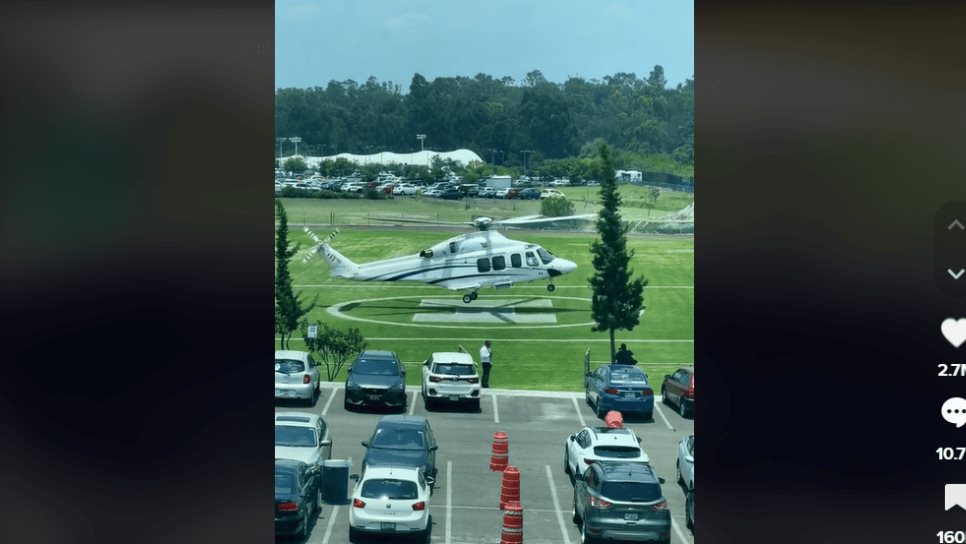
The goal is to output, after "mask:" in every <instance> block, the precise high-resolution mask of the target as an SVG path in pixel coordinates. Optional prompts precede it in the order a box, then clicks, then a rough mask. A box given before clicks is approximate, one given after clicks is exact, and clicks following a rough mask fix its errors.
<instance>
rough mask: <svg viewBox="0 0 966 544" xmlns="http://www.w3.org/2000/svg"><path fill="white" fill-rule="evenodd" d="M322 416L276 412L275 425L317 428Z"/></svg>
mask: <svg viewBox="0 0 966 544" xmlns="http://www.w3.org/2000/svg"><path fill="white" fill-rule="evenodd" d="M319 419H321V416H320V415H318V414H309V413H306V412H275V423H284V424H285V425H287V426H291V427H315V425H316V424H317V423H318V421H319Z"/></svg>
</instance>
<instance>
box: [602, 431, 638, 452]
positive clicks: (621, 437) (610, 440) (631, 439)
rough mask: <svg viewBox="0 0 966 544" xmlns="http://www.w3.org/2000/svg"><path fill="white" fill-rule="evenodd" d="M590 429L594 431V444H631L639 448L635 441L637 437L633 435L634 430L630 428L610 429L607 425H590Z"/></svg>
mask: <svg viewBox="0 0 966 544" xmlns="http://www.w3.org/2000/svg"><path fill="white" fill-rule="evenodd" d="M590 429H591V431H592V432H593V433H594V438H595V442H596V443H595V444H594V445H595V446H600V445H613V446H625V445H632V446H634V447H636V448H640V444H638V442H637V437H636V436H634V431H632V430H631V429H611V428H608V427H591V428H590Z"/></svg>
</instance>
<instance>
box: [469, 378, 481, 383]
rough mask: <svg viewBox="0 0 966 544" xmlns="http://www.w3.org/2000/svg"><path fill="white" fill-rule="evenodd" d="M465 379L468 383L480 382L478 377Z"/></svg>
mask: <svg viewBox="0 0 966 544" xmlns="http://www.w3.org/2000/svg"><path fill="white" fill-rule="evenodd" d="M466 381H468V382H470V383H480V379H479V378H467V379H466Z"/></svg>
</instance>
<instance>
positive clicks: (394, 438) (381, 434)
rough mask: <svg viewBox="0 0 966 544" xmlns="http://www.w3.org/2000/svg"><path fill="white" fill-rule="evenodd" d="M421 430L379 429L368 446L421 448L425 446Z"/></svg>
mask: <svg viewBox="0 0 966 544" xmlns="http://www.w3.org/2000/svg"><path fill="white" fill-rule="evenodd" d="M425 444H426V443H425V441H424V440H423V432H422V431H416V430H412V429H379V430H377V431H376V436H374V437H373V439H372V443H371V444H370V446H372V447H375V448H391V449H394V450H421V449H424V448H425Z"/></svg>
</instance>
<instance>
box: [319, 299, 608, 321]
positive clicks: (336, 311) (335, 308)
mask: <svg viewBox="0 0 966 544" xmlns="http://www.w3.org/2000/svg"><path fill="white" fill-rule="evenodd" d="M532 296H533V295H531V297H532ZM417 298H455V299H460V298H462V295H450V296H442V297H440V296H427V295H407V296H402V297H379V298H363V299H358V300H349V301H346V302H340V303H339V304H333V305H332V306H329V307H328V308H327V309H326V311H328V312H329V314H330V315H332V316H335V317H338V318H341V319H348V320H351V321H361V322H363V323H376V324H379V325H393V326H397V327H420V328H424V329H501V328H512V329H562V328H566V327H587V326H594V325H596V323H595V322H593V321H588V322H586V323H573V324H567V325H561V324H556V325H518V324H516V323H509V324H507V325H492V324H491V325H473V324H469V323H467V324H460V325H434V324H433V325H423V324H419V323H403V322H400V321H383V320H380V319H369V318H367V317H356V316H352V315H348V314H345V313H342V308H344V307H345V306H348V305H350V304H363V303H366V302H380V301H383V300H400V299H417ZM486 298H520V296H519V295H487V296H486ZM539 298H551V299H559V300H582V301H586V302H591V300H590V299H589V298H584V297H558V296H550V295H541V296H540V297H539ZM470 304H472V303H470Z"/></svg>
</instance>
